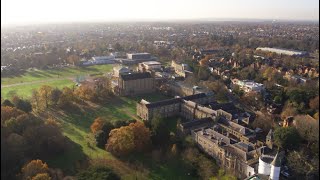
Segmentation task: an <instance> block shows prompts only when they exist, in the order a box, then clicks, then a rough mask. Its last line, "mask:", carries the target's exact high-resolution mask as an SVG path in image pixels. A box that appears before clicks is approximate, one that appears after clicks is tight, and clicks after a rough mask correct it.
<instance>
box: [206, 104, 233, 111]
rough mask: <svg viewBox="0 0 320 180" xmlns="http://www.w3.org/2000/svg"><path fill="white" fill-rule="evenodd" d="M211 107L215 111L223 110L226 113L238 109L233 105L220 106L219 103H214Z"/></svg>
mask: <svg viewBox="0 0 320 180" xmlns="http://www.w3.org/2000/svg"><path fill="white" fill-rule="evenodd" d="M209 106H210V108H211V109H213V110H218V109H222V110H224V111H229V110H235V109H236V107H235V106H234V104H232V103H223V104H219V103H217V102H213V103H209Z"/></svg>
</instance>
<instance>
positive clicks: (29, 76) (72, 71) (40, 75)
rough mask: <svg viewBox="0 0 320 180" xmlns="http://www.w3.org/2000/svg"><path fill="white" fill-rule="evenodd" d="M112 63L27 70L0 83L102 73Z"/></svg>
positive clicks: (3, 79)
mask: <svg viewBox="0 0 320 180" xmlns="http://www.w3.org/2000/svg"><path fill="white" fill-rule="evenodd" d="M112 67H113V65H110V64H105V65H95V66H88V67H66V68H61V69H48V70H28V71H27V72H26V73H24V74H23V75H20V76H13V77H5V78H1V85H9V84H17V83H24V82H32V81H41V80H48V79H52V78H68V77H76V76H77V75H82V76H85V75H103V74H104V73H106V72H111V71H112Z"/></svg>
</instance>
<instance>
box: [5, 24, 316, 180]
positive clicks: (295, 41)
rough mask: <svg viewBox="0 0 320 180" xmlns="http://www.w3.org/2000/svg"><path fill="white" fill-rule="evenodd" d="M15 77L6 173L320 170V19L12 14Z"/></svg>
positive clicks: (244, 177)
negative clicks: (157, 19) (61, 18)
mask: <svg viewBox="0 0 320 180" xmlns="http://www.w3.org/2000/svg"><path fill="white" fill-rule="evenodd" d="M1 90H2V92H1V104H2V105H1V122H2V123H1V124H2V125H1V130H2V132H3V135H2V136H1V138H2V140H1V143H2V144H3V147H1V150H2V151H5V152H8V154H9V155H8V156H6V157H5V158H4V159H2V160H1V161H2V164H5V167H2V170H1V172H2V173H1V174H2V175H1V177H2V178H3V179H12V178H17V177H18V179H28V178H29V179H31V178H32V179H33V178H35V177H37V178H39V179H40V176H41V177H42V176H43V177H46V178H47V179H90V178H89V177H91V178H92V177H93V175H92V173H93V172H105V173H107V174H108V178H110V179H174V178H177V179H206V180H207V179H241V180H253V179H261V180H262V179H265V180H267V179H272V180H279V179H318V178H319V147H318V145H319V24H318V23H298V22H295V23H288V22H246V23H241V22H228V23H226V22H212V23H173V22H172V23H148V22H144V23H119V24H116V23H109V24H107V23H96V24H93V23H92V24H89V23H88V24H65V25H39V26H25V27H15V28H13V27H12V28H5V29H2V32H1ZM35 142H37V143H38V144H39V145H34V144H35ZM39 166H41V169H38V170H34V171H32V170H31V168H35V169H37V168H39ZM34 172H37V173H34ZM39 174H40V175H39ZM38 176H39V177H38ZM35 179H36V178H35Z"/></svg>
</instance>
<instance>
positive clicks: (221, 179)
mask: <svg viewBox="0 0 320 180" xmlns="http://www.w3.org/2000/svg"><path fill="white" fill-rule="evenodd" d="M209 180H237V177H235V176H233V175H230V174H226V172H225V171H224V170H223V169H219V171H218V176H215V177H211V178H210V179H209Z"/></svg>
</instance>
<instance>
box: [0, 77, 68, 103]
mask: <svg viewBox="0 0 320 180" xmlns="http://www.w3.org/2000/svg"><path fill="white" fill-rule="evenodd" d="M42 85H49V86H52V87H56V88H59V89H62V88H63V87H66V86H68V87H72V85H74V82H73V81H71V80H68V79H61V80H53V81H48V82H41V83H35V84H26V85H18V86H11V87H3V88H1V97H2V98H4V99H6V98H10V94H11V93H16V94H17V95H18V96H20V97H23V98H29V97H31V94H32V90H33V89H39V88H40V87H41V86H42Z"/></svg>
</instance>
